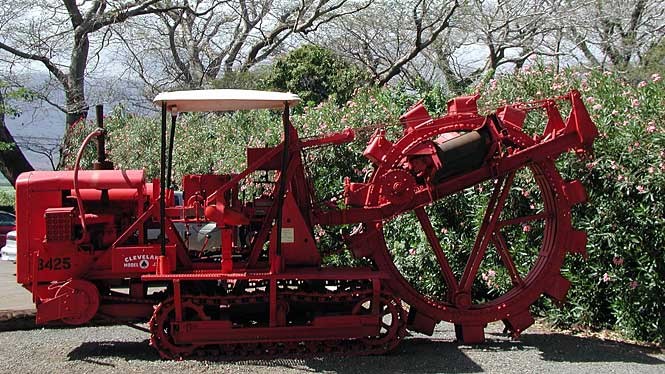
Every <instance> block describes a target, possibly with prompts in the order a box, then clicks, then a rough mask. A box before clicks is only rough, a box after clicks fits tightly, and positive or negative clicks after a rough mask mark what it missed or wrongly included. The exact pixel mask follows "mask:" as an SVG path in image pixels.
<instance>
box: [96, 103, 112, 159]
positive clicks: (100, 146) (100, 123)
mask: <svg viewBox="0 0 665 374" xmlns="http://www.w3.org/2000/svg"><path fill="white" fill-rule="evenodd" d="M95 112H96V115H97V116H96V117H97V127H98V128H99V129H101V130H102V131H101V135H99V136H98V137H97V161H95V162H94V163H93V168H94V169H95V170H113V162H111V161H109V160H108V159H107V158H106V130H104V106H103V105H101V104H99V105H97V106H95Z"/></svg>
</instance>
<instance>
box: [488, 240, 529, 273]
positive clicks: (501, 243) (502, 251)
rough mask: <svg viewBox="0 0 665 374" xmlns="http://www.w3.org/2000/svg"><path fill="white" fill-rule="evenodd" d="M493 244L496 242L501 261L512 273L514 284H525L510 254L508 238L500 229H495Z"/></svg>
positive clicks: (495, 245)
mask: <svg viewBox="0 0 665 374" xmlns="http://www.w3.org/2000/svg"><path fill="white" fill-rule="evenodd" d="M492 244H494V247H495V248H496V250H497V252H499V256H500V257H501V261H502V262H503V265H504V266H505V267H506V269H507V270H508V274H509V275H510V279H511V281H512V282H513V285H514V286H521V285H523V284H524V281H523V280H522V277H521V276H520V274H519V271H517V267H516V266H515V262H514V261H513V258H512V256H510V251H508V245H507V244H506V239H505V238H504V237H503V234H501V232H499V231H498V230H497V231H495V232H494V234H493V235H492Z"/></svg>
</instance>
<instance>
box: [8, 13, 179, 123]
mask: <svg viewBox="0 0 665 374" xmlns="http://www.w3.org/2000/svg"><path fill="white" fill-rule="evenodd" d="M161 3H162V1H159V0H134V1H124V0H122V1H121V0H118V1H106V0H91V1H82V2H77V1H75V0H62V1H56V0H44V1H41V0H40V1H32V2H31V1H13V0H12V1H4V2H3V4H2V5H1V6H0V7H1V8H0V11H1V12H2V14H3V16H1V18H0V51H1V52H4V56H7V57H6V58H5V62H7V63H8V65H9V67H10V69H15V68H16V65H17V64H19V63H23V64H25V65H29V64H31V63H36V64H39V65H41V66H42V67H43V68H45V69H46V70H47V71H48V73H49V74H50V76H52V77H53V78H55V79H56V81H57V82H58V84H59V86H60V88H61V89H62V91H63V92H64V104H61V103H57V102H54V101H49V102H50V103H51V104H52V105H54V106H56V107H57V108H59V109H60V110H61V111H63V112H64V113H65V115H66V123H67V125H69V126H71V125H72V124H74V123H76V122H77V121H79V120H81V119H84V118H86V116H87V112H88V104H87V102H86V84H85V83H86V74H87V73H89V71H88V70H89V64H90V62H93V61H94V62H99V60H100V59H101V58H102V56H101V54H102V50H103V49H104V47H105V46H107V44H108V38H109V34H108V33H105V32H103V31H108V27H109V26H112V25H116V24H119V23H122V22H124V21H126V20H128V19H130V18H132V17H138V16H142V15H146V14H154V13H162V12H166V11H169V10H171V9H174V8H175V6H162V4H161ZM169 4H170V2H169ZM93 37H97V39H96V40H92V38H93ZM91 47H94V49H93V50H92V54H91ZM42 98H43V99H45V100H49V99H48V97H46V96H43V97H42Z"/></svg>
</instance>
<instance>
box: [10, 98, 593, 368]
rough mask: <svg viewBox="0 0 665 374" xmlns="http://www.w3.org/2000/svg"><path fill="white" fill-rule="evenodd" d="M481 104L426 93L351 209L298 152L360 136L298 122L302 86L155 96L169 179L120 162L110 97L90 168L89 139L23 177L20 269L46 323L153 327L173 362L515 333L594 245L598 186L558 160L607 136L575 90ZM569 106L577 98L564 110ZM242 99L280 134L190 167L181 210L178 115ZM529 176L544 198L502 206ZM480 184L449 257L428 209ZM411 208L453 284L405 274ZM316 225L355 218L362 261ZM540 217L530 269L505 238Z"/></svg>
mask: <svg viewBox="0 0 665 374" xmlns="http://www.w3.org/2000/svg"><path fill="white" fill-rule="evenodd" d="M477 99H478V97H477V96H466V97H458V98H456V99H453V100H451V101H450V102H449V103H448V113H447V115H445V116H442V117H440V118H431V117H430V115H429V114H428V112H427V110H426V109H425V108H424V107H423V106H422V105H421V104H418V105H416V106H415V107H413V108H411V109H410V110H409V111H408V112H407V113H406V114H404V115H403V116H402V117H401V123H402V125H403V128H402V131H401V136H399V137H398V139H395V140H392V141H391V140H389V139H388V136H387V135H386V131H385V130H384V129H378V130H376V132H375V133H374V134H373V135H372V136H371V139H370V141H369V143H368V145H367V148H366V149H365V151H364V155H365V156H366V157H367V158H368V159H369V160H370V161H371V162H372V164H373V167H374V169H373V172H372V173H371V175H370V176H368V177H367V178H366V179H365V180H364V181H362V182H357V183H351V182H350V181H349V180H348V179H347V180H346V183H345V184H344V186H343V188H344V197H345V198H344V202H343V204H342V203H337V204H332V203H330V202H325V201H324V202H317V200H316V199H315V194H314V191H313V187H312V186H313V183H312V181H311V179H310V176H309V175H308V173H307V169H306V168H305V167H304V166H303V157H302V155H303V151H304V150H306V149H308V148H313V147H321V146H327V145H339V144H344V143H348V142H351V141H353V140H354V131H352V130H345V131H343V132H341V133H333V134H326V135H321V136H318V137H315V138H310V139H306V140H305V139H301V138H300V137H299V136H298V131H297V129H296V128H295V127H294V126H293V124H292V123H291V121H290V116H289V110H290V108H291V107H292V106H294V105H297V104H298V102H299V98H298V97H297V96H296V95H293V94H287V93H275V92H259V91H241V90H201V91H180V92H168V93H162V94H160V95H158V96H157V97H156V98H155V103H156V104H157V105H159V106H161V111H162V124H161V125H162V126H161V127H162V128H161V159H160V166H161V168H160V170H161V175H160V178H159V179H155V180H152V181H146V179H145V174H144V172H143V171H142V170H113V164H112V163H111V162H109V161H108V160H107V159H106V156H105V151H104V140H105V131H104V130H103V128H102V124H101V108H98V113H97V114H98V121H99V122H100V128H99V129H97V130H96V131H94V132H93V133H91V134H90V135H89V136H88V137H87V138H86V139H85V141H84V144H83V146H82V147H81V150H83V147H84V146H85V145H86V144H87V143H88V142H89V141H91V140H92V139H93V138H95V137H96V138H97V140H98V151H99V152H98V153H99V154H98V161H97V162H96V163H95V167H94V170H79V169H80V167H79V163H80V158H81V154H82V151H81V152H79V155H78V157H77V161H76V165H75V168H74V170H71V171H34V172H29V173H25V174H22V175H21V176H20V177H19V179H18V181H17V183H16V208H17V209H16V210H17V212H18V214H17V232H18V233H17V239H18V242H17V243H18V258H17V267H18V272H17V280H18V282H19V283H20V284H22V285H23V286H24V287H25V288H26V289H28V290H29V291H30V292H31V293H32V295H33V299H34V302H35V304H36V307H37V317H36V318H37V323H40V324H43V323H47V322H50V321H61V322H64V323H67V324H72V325H80V324H85V323H87V322H88V321H90V320H91V319H93V318H103V319H107V320H109V319H110V320H116V321H136V320H143V321H149V330H150V333H151V338H150V340H151V343H152V345H153V346H154V347H155V348H156V349H157V350H158V352H159V354H160V355H161V356H162V357H164V358H168V359H179V358H183V357H187V356H189V355H192V354H197V355H222V356H233V357H235V356H243V357H248V356H249V357H264V356H266V355H267V356H274V355H302V354H312V353H315V354H318V353H328V352H330V353H342V354H344V353H354V354H377V353H383V352H386V351H389V350H391V349H393V348H394V347H395V346H396V345H397V344H398V343H399V342H400V340H401V339H402V338H403V337H404V336H405V334H406V330H407V329H411V330H414V331H418V332H423V333H429V334H431V333H432V332H433V329H434V326H435V325H436V324H437V323H438V322H440V321H448V322H451V323H454V324H455V327H456V332H457V336H458V338H459V339H460V340H463V341H465V342H467V343H475V342H481V341H482V340H483V339H484V333H483V329H484V327H485V326H486V325H487V324H488V323H489V322H493V321H498V320H503V321H504V323H505V325H506V328H507V330H508V331H509V332H510V333H511V334H512V335H513V336H518V335H519V334H520V332H522V331H523V330H524V329H525V328H527V327H528V326H529V325H531V324H532V323H533V318H532V316H531V314H530V313H529V306H530V305H531V304H532V303H534V302H535V301H536V300H537V299H538V298H539V297H540V296H541V295H542V294H545V295H548V296H550V297H552V298H553V299H555V300H557V301H562V300H563V299H564V297H565V295H566V292H567V290H568V288H569V286H570V283H569V281H567V280H566V279H565V278H563V277H562V276H561V274H560V267H561V265H562V262H563V259H564V257H565V255H566V253H568V252H576V253H584V250H585V244H586V235H585V233H584V232H581V231H577V230H575V229H573V227H572V224H571V207H572V206H573V205H575V204H578V203H581V202H583V201H585V198H586V194H585V190H584V188H583V187H582V185H581V184H580V183H579V181H569V182H567V181H564V180H563V179H562V177H561V176H560V174H559V173H558V171H557V169H556V166H555V161H556V159H557V158H558V156H559V155H561V154H562V153H564V152H567V151H570V150H573V151H576V152H579V153H584V152H586V151H587V150H588V149H590V147H591V145H592V142H593V139H594V138H595V137H596V135H597V130H596V128H595V126H594V125H593V123H592V121H591V120H590V118H589V115H588V113H587V111H586V109H585V107H584V105H583V103H582V101H581V99H580V95H579V93H578V92H576V91H573V92H571V93H569V94H567V95H565V96H561V97H558V98H555V99H547V100H541V101H538V102H532V103H519V104H513V105H506V106H504V107H501V108H499V109H498V110H497V111H496V112H495V113H491V114H489V115H487V116H483V115H479V114H478V110H477V105H476V101H477ZM562 103H563V105H564V106H565V107H567V108H570V114H569V116H568V118H567V119H566V120H564V119H563V118H562V116H561V114H560V112H559V107H560V106H561V105H562ZM247 109H277V110H282V111H283V115H282V125H283V131H284V133H283V138H282V141H281V143H279V144H277V145H275V146H272V147H266V148H248V149H247V168H246V169H245V170H244V171H242V172H241V173H239V174H222V175H216V174H197V175H186V176H184V177H183V180H182V183H181V187H182V196H181V197H182V204H175V196H176V195H177V194H176V192H175V191H173V190H172V189H171V188H169V187H170V186H171V185H172V184H171V179H172V178H171V175H172V164H173V160H172V154H173V143H174V131H175V123H176V119H177V117H178V115H179V113H186V112H199V111H207V112H219V111H237V110H247ZM529 112H540V113H541V114H542V115H544V116H545V117H546V118H547V123H546V126H545V130H544V132H543V133H542V134H539V135H535V136H531V135H527V134H526V133H525V132H524V131H523V129H522V127H523V123H524V121H525V118H526V116H527V114H528V113H529ZM169 117H170V118H171V121H170V130H169V128H168V127H169V126H168V125H169V121H168V119H169ZM260 171H264V172H265V173H266V175H270V176H272V177H273V179H272V180H270V181H268V182H270V183H267V184H266V185H267V186H268V187H269V188H267V190H266V192H264V193H263V194H260V195H258V196H255V197H252V198H249V199H248V198H246V196H244V194H241V193H239V191H240V187H239V186H240V185H241V183H243V181H244V180H245V178H247V177H248V176H249V175H250V174H252V173H255V172H260ZM520 173H521V174H525V175H527V176H528V177H529V178H531V181H532V182H533V184H534V186H535V191H536V195H537V199H538V202H537V203H538V206H537V207H536V208H534V209H533V211H532V212H530V213H529V212H527V213H517V214H513V215H512V216H508V215H507V213H505V212H503V210H504V206H505V205H506V204H507V201H510V199H511V198H510V196H511V191H513V190H515V188H514V186H513V182H514V180H515V176H516V175H521V174H520ZM480 186H489V188H491V189H492V193H491V195H489V198H488V201H487V206H486V207H485V209H484V212H480V213H481V214H479V216H478V217H479V225H478V227H479V228H478V230H477V232H476V233H475V241H474V242H473V243H474V244H473V246H472V247H471V248H467V249H466V252H465V253H467V255H466V257H465V259H464V261H463V262H462V263H461V264H452V263H451V258H452V257H451V253H447V252H446V251H445V250H444V247H445V246H443V245H442V243H443V241H445V240H446V235H445V234H442V233H441V232H440V231H439V230H435V229H434V227H433V224H432V220H431V219H430V218H431V216H430V213H428V209H430V208H428V206H430V205H431V204H433V203H435V202H436V201H438V200H441V199H445V198H446V197H448V196H451V195H453V194H456V193H465V191H474V190H475V189H476V188H480ZM341 187H342V186H340V189H341ZM513 192H514V191H513ZM178 197H180V195H178ZM409 212H414V213H415V216H416V217H417V222H418V223H419V227H415V228H413V227H411V228H409V230H411V229H413V230H415V229H418V230H419V231H420V232H421V233H422V237H423V238H425V239H426V242H427V243H428V246H429V248H430V250H431V251H432V252H431V253H432V254H433V256H432V258H434V259H435V262H436V266H437V267H438V268H439V269H440V274H439V275H440V278H441V280H442V284H443V291H441V292H438V293H436V292H435V293H428V292H425V291H423V290H422V289H420V288H419V287H417V286H415V285H414V282H413V281H412V280H411V279H407V278H406V277H404V276H403V274H402V273H401V272H400V270H399V269H400V266H399V264H397V265H396V262H397V261H396V258H397V256H393V254H394V253H397V251H399V250H405V249H403V248H402V249H400V248H389V247H388V246H389V244H387V243H391V242H390V241H387V240H386V239H385V236H386V235H387V234H388V233H387V232H386V229H385V228H386V227H387V225H390V223H391V222H392V220H394V219H395V218H396V217H398V218H399V217H400V216H402V215H404V214H405V213H409ZM502 213H503V214H502ZM317 225H320V226H342V225H345V226H343V227H349V228H351V227H352V228H353V229H352V230H351V229H350V230H349V233H348V235H346V236H345V237H344V239H343V243H340V246H342V245H344V247H345V248H346V249H348V250H349V251H350V252H351V253H352V254H353V256H355V257H356V258H358V259H364V261H363V263H364V264H365V265H364V266H356V267H333V266H323V265H322V255H321V254H320V249H319V248H318V247H317V240H316V239H315V236H316V235H315V233H314V228H315V227H317ZM527 225H529V227H538V228H539V230H540V233H541V234H540V235H538V236H537V239H538V241H539V243H537V244H536V245H534V248H532V250H533V263H532V264H531V267H530V270H529V271H528V273H524V272H523V271H522V272H520V271H519V270H518V266H517V265H516V264H515V261H514V256H515V253H514V251H513V249H512V248H511V242H510V239H511V236H510V235H508V234H506V232H507V230H509V228H511V227H512V228H514V227H517V228H520V227H527ZM202 232H203V234H202ZM202 238H203V239H202ZM488 248H493V249H492V250H488ZM490 256H495V257H496V259H498V260H496V263H497V264H500V265H501V266H502V267H503V270H502V271H503V273H504V274H507V275H508V276H509V277H510V281H511V284H512V285H511V286H510V287H509V288H508V289H507V290H503V291H502V292H501V293H500V294H498V295H496V297H495V298H493V299H491V300H481V299H479V298H477V297H475V296H474V295H475V290H474V287H477V285H478V281H479V279H481V278H482V280H484V281H486V283H488V284H489V283H490V282H489V281H490V278H491V276H493V275H492V274H489V273H482V274H481V273H480V272H479V269H481V263H482V262H483V261H484V260H485V259H487V258H488V257H490ZM436 295H438V296H436Z"/></svg>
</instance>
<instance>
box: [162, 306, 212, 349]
mask: <svg viewBox="0 0 665 374" xmlns="http://www.w3.org/2000/svg"><path fill="white" fill-rule="evenodd" d="M182 312H183V320H185V321H203V320H208V319H209V318H208V317H207V316H206V314H205V311H204V310H203V308H202V307H201V306H200V305H196V304H194V303H193V302H191V301H183V303H182ZM174 321H175V304H174V301H173V298H169V299H167V300H164V301H163V302H162V303H160V304H159V305H158V306H157V308H156V309H155V312H154V313H153V315H152V318H151V319H150V332H151V335H150V345H152V346H153V347H154V348H155V349H157V351H158V352H159V355H160V356H162V358H165V359H168V360H173V359H176V360H178V359H182V358H184V357H187V356H189V355H191V354H192V353H193V352H194V351H195V350H196V348H197V346H196V345H193V344H177V343H175V342H174V340H173V336H172V333H173V331H172V325H171V323H172V322H174Z"/></svg>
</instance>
